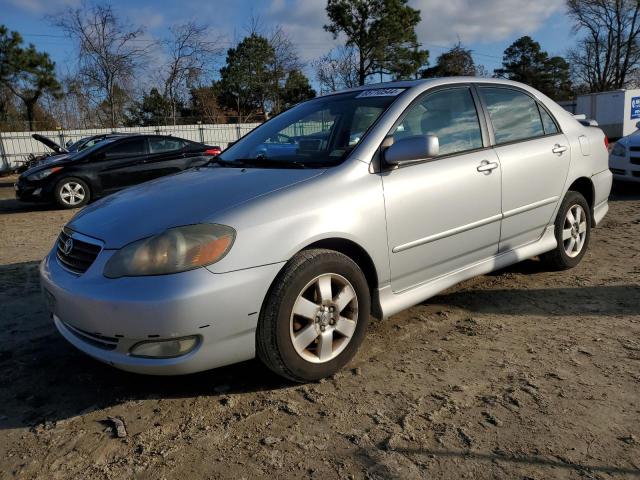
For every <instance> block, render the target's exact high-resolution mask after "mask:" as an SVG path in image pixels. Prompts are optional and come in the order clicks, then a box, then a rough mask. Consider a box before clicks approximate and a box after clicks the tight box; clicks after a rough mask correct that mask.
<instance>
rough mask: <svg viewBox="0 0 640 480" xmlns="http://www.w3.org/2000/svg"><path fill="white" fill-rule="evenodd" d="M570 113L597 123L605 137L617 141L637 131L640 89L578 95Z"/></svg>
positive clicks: (639, 115)
mask: <svg viewBox="0 0 640 480" xmlns="http://www.w3.org/2000/svg"><path fill="white" fill-rule="evenodd" d="M565 108H566V107H565ZM572 113H575V114H576V115H580V114H584V115H585V116H586V117H587V118H589V119H593V120H595V121H597V122H598V126H599V127H600V128H602V130H603V131H604V133H605V134H606V135H607V137H609V138H610V139H613V140H617V139H618V138H621V137H625V136H627V135H630V134H631V133H633V132H635V131H636V130H637V127H636V123H638V122H640V89H634V90H612V91H610V92H600V93H590V94H587V95H579V96H578V98H577V99H576V102H575V110H574V112H572Z"/></svg>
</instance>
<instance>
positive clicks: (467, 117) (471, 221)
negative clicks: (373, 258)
mask: <svg viewBox="0 0 640 480" xmlns="http://www.w3.org/2000/svg"><path fill="white" fill-rule="evenodd" d="M392 135H393V137H394V139H396V140H397V139H400V138H403V137H405V136H412V135H436V136H437V137H438V140H439V142H440V153H439V155H438V157H436V158H433V159H427V160H425V161H422V162H419V163H415V164H410V165H407V166H404V167H401V168H396V169H394V170H391V171H387V172H383V174H382V182H383V187H384V198H385V206H386V214H387V226H388V229H387V230H388V243H389V249H390V252H389V255H390V267H391V287H392V289H393V291H394V292H400V291H403V290H406V289H409V288H411V287H414V286H417V285H419V284H421V283H424V282H426V281H429V280H432V279H434V278H437V277H439V276H441V275H444V274H447V273H449V272H453V271H455V270H458V269H461V268H464V267H466V266H469V265H471V264H473V263H476V262H478V261H481V260H484V259H487V258H490V257H492V256H493V255H495V254H496V253H497V251H498V242H499V238H500V220H501V210H500V195H501V194H500V188H501V185H500V173H501V172H500V164H499V161H498V157H497V156H496V154H495V152H494V151H493V149H491V148H485V147H486V146H488V140H487V138H484V140H483V135H482V130H481V126H480V122H479V119H478V112H477V108H476V104H475V101H474V98H473V96H472V94H471V90H470V89H469V88H468V87H466V86H463V87H455V88H450V89H446V90H438V91H435V92H433V93H427V94H426V95H425V96H424V97H422V98H421V99H420V100H419V101H418V102H417V103H414V105H413V106H412V107H410V108H409V110H408V112H407V113H406V114H405V116H404V117H403V118H402V120H401V122H400V123H399V124H398V126H397V127H396V128H395V129H394V131H393V132H392Z"/></svg>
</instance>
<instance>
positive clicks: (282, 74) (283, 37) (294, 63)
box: [269, 25, 304, 113]
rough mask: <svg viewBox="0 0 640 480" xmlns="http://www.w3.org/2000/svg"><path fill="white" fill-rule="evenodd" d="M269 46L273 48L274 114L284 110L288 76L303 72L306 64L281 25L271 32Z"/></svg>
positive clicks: (271, 67)
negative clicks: (294, 72)
mask: <svg viewBox="0 0 640 480" xmlns="http://www.w3.org/2000/svg"><path fill="white" fill-rule="evenodd" d="M269 44H270V45H271V47H272V48H273V51H274V55H273V61H272V63H271V65H270V69H271V72H272V74H273V100H272V101H273V108H272V111H273V112H276V113H277V112H280V111H281V110H282V108H283V97H282V95H283V90H284V84H285V81H286V79H287V76H288V75H289V74H290V73H291V72H293V71H301V70H302V68H303V67H304V64H303V63H302V61H301V60H300V57H299V56H298V49H297V48H296V46H295V45H294V43H293V42H292V41H291V39H290V38H289V36H288V35H287V34H286V33H285V32H284V30H282V27H280V26H279V25H278V26H277V27H276V28H275V29H274V30H273V31H272V32H271V35H270V36H269Z"/></svg>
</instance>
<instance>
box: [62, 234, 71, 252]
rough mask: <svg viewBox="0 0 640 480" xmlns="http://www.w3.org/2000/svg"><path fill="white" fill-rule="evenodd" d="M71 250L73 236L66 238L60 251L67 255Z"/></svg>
mask: <svg viewBox="0 0 640 480" xmlns="http://www.w3.org/2000/svg"><path fill="white" fill-rule="evenodd" d="M71 250H73V238H67V240H66V241H65V242H64V243H63V244H62V253H64V254H65V255H69V254H70V253H71Z"/></svg>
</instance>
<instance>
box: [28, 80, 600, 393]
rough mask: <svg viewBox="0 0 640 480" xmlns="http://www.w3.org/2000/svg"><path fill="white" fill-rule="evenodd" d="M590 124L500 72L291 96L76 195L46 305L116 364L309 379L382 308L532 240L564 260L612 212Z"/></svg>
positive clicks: (47, 267) (355, 343)
mask: <svg viewBox="0 0 640 480" xmlns="http://www.w3.org/2000/svg"><path fill="white" fill-rule="evenodd" d="M606 143H607V140H606V138H605V136H604V134H603V133H602V131H601V130H600V129H598V128H595V127H589V126H583V125H582V124H580V123H579V122H578V121H577V120H576V119H575V118H573V117H572V115H570V114H569V113H567V112H566V111H565V110H564V109H562V108H561V107H559V106H558V105H556V104H555V103H554V102H553V101H552V100H550V99H549V98H547V97H545V96H544V95H542V94H541V93H540V92H538V91H536V90H534V89H532V88H530V87H528V86H526V85H522V84H517V83H514V82H509V81H503V80H495V79H480V78H449V79H434V80H425V81H407V82H394V83H388V84H380V85H370V86H364V87H361V88H357V89H353V90H349V91H345V92H339V93H335V94H331V95H327V96H323V97H320V98H316V99H313V100H310V101H308V102H304V103H302V104H299V105H297V106H296V107H294V108H292V109H290V110H289V111H287V112H285V113H283V114H281V115H278V116H277V117H274V118H273V119H272V120H270V121H268V122H266V123H265V124H263V125H262V126H260V127H258V128H256V129H255V130H254V131H253V132H251V133H250V134H249V135H247V136H246V137H245V138H243V139H242V140H240V141H239V142H237V143H236V144H235V145H233V146H231V147H230V148H228V149H227V150H226V151H224V152H223V153H222V155H220V157H219V158H217V159H216V160H214V161H212V162H210V163H209V164H208V165H206V166H204V167H200V168H197V169H192V170H188V171H185V172H183V173H180V174H177V175H174V176H171V177H166V178H162V179H160V180H156V181H152V182H149V183H145V184H142V185H140V186H137V187H134V188H130V189H128V190H125V191H122V192H120V193H118V194H115V195H112V196H110V197H107V198H105V199H103V200H100V201H98V202H96V203H94V204H92V205H90V206H89V207H87V208H85V209H84V210H81V211H80V212H79V213H78V214H77V215H76V216H75V217H74V218H73V219H72V220H71V221H70V222H69V223H68V224H67V225H66V226H65V227H64V229H63V231H62V232H61V234H60V237H59V239H58V241H57V243H56V245H54V247H53V249H52V250H51V252H50V253H49V255H48V256H47V257H46V258H45V259H44V260H43V262H42V264H41V267H40V274H41V279H42V285H43V289H44V292H45V296H46V298H47V301H48V304H49V307H50V309H51V313H52V318H53V321H54V322H55V325H56V327H57V328H58V330H59V331H60V333H61V334H62V335H63V336H64V337H65V338H66V339H67V340H68V341H69V342H70V343H72V344H73V345H75V346H76V347H77V348H79V349H80V350H82V351H83V352H85V353H87V354H89V355H91V356H92V357H95V358H97V359H99V360H101V361H103V362H106V363H108V364H111V365H113V366H115V367H118V368H121V369H124V370H129V371H134V372H140V373H148V374H162V375H164V374H182V373H189V372H196V371H201V370H206V369H211V368H214V367H219V366H222V365H226V364H230V363H234V362H239V361H243V360H248V359H251V358H254V357H255V356H257V357H259V358H260V359H261V360H262V361H263V362H264V363H265V364H266V365H267V366H269V367H270V368H271V369H272V370H273V371H275V372H277V373H278V374H280V375H283V376H285V377H287V378H289V379H292V380H295V381H301V382H303V381H311V380H316V379H319V378H322V377H325V376H328V375H331V374H333V373H334V372H336V371H337V370H338V369H340V368H341V367H343V366H344V365H345V364H346V363H347V362H349V361H350V359H351V358H352V357H353V356H354V355H355V353H356V351H357V349H358V347H359V346H360V344H361V343H362V341H363V339H364V337H365V334H366V330H367V322H368V320H369V317H370V315H375V316H378V317H381V318H384V317H388V316H389V315H393V314H394V313H396V312H399V311H400V310H403V309H405V308H408V307H410V306H412V305H415V304H417V303H419V302H421V301H423V300H425V299H427V298H429V297H431V296H433V295H435V294H437V293H438V292H440V291H442V290H443V289H446V288H448V287H450V286H451V285H453V284H455V283H457V282H460V281H462V280H465V279H468V278H470V277H473V276H475V275H481V274H485V273H487V272H490V271H492V270H495V269H499V268H503V267H505V266H507V265H509V264H512V263H515V262H519V261H521V260H523V259H527V258H530V257H534V256H538V255H540V256H541V257H542V260H543V261H545V262H546V264H547V265H548V266H549V267H550V268H553V269H567V268H570V267H573V266H575V265H576V264H578V262H580V260H581V259H582V257H583V256H584V254H585V252H586V250H587V247H588V245H589V235H590V231H591V228H592V227H595V226H596V225H598V223H600V222H601V220H602V218H603V217H604V215H605V214H606V212H607V210H608V204H607V197H608V195H609V191H610V188H611V173H610V172H609V170H608V164H607V147H606Z"/></svg>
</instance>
